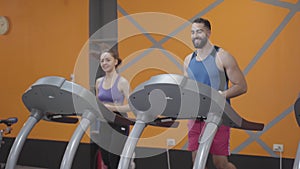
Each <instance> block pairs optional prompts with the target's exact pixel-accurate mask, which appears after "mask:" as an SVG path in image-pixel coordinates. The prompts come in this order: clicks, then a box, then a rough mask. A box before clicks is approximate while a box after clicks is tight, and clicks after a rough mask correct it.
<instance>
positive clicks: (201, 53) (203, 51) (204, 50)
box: [196, 42, 214, 60]
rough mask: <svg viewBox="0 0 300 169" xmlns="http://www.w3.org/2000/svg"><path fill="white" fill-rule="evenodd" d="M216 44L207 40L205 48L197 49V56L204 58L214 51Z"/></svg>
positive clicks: (200, 58)
mask: <svg viewBox="0 0 300 169" xmlns="http://www.w3.org/2000/svg"><path fill="white" fill-rule="evenodd" d="M213 47H214V45H213V44H211V43H210V42H207V43H206V45H205V46H204V47H203V48H198V49H197V50H196V58H197V59H199V60H204V59H205V58H206V57H207V56H208V55H209V54H210V53H211V51H212V49H213Z"/></svg>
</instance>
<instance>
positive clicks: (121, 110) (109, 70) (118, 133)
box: [95, 49, 130, 169]
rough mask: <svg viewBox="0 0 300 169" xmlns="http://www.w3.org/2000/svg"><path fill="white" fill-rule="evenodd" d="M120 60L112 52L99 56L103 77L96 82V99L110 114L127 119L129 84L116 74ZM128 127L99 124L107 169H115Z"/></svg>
mask: <svg viewBox="0 0 300 169" xmlns="http://www.w3.org/2000/svg"><path fill="white" fill-rule="evenodd" d="M121 62H122V60H121V59H120V58H119V56H118V53H117V52H116V51H114V50H111V49H110V50H106V51H104V52H102V54H101V55H100V66H101V68H102V70H103V71H104V73H105V75H104V76H103V77H100V78H98V79H97V80H96V86H95V87H96V95H97V97H98V99H99V100H100V101H101V102H102V103H103V104H104V105H105V106H106V107H107V108H108V109H109V110H110V111H112V112H114V113H116V114H119V115H122V116H125V117H127V114H126V112H129V111H130V108H129V105H128V104H124V101H125V100H126V99H127V98H128V97H129V83H128V81H127V80H126V79H125V78H124V77H122V76H120V75H119V74H118V72H117V67H118V66H119V65H120V64H121ZM128 133H129V126H124V125H118V124H112V123H104V122H101V123H100V135H101V138H100V144H101V145H100V151H101V156H102V160H103V162H104V164H105V165H106V166H107V168H108V169H117V168H118V164H119V160H120V154H121V153H122V150H123V147H124V144H125V142H126V138H127V136H128Z"/></svg>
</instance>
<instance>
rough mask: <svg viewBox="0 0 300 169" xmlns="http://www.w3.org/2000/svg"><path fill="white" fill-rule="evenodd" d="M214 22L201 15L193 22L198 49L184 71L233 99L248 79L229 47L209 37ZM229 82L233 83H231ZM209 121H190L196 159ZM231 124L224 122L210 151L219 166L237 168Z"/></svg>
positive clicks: (190, 146) (192, 29)
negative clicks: (231, 159)
mask: <svg viewBox="0 0 300 169" xmlns="http://www.w3.org/2000/svg"><path fill="white" fill-rule="evenodd" d="M210 35H211V25H210V22H209V21H208V20H206V19H203V18H197V19H195V20H194V21H193V23H192V28H191V38H192V42H193V44H194V47H195V48H196V51H195V52H193V53H192V54H190V55H188V56H187V57H186V58H185V60H184V75H185V76H188V77H189V78H192V79H194V80H196V81H198V82H201V83H204V84H207V85H209V86H211V87H212V88H214V89H216V90H218V91H219V92H220V93H221V95H222V96H224V97H225V98H226V99H227V101H228V102H229V99H230V98H233V97H236V96H239V95H241V94H244V93H246V91H247V83H246V80H245V77H244V75H243V73H242V71H241V70H240V68H239V66H238V64H237V62H236V60H235V59H234V57H233V56H232V55H230V54H229V53H228V52H227V51H225V50H224V49H222V48H219V47H217V46H214V45H213V44H212V43H211V42H210V40H209V37H210ZM228 82H230V83H231V85H230V87H228ZM204 124H205V122H203V121H201V120H190V121H189V123H188V127H189V133H188V149H189V150H190V151H192V157H193V161H194V160H195V157H196V153H197V149H198V146H199V143H198V139H199V136H200V133H201V130H202V128H203V125H204ZM229 137H230V128H229V127H227V126H224V125H221V126H220V127H219V129H218V131H217V133H216V135H215V137H214V140H213V143H212V146H211V149H210V154H211V155H212V159H213V163H214V165H215V167H216V168H217V169H236V167H235V166H234V165H233V164H232V163H231V162H229V161H228V156H229V155H230V150H229Z"/></svg>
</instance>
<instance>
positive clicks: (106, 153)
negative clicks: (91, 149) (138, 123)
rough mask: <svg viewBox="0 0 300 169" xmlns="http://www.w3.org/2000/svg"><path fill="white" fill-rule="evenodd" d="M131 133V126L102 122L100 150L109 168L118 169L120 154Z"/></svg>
mask: <svg viewBox="0 0 300 169" xmlns="http://www.w3.org/2000/svg"><path fill="white" fill-rule="evenodd" d="M128 134H129V126H125V125H118V124H111V123H101V124H100V135H101V138H103V139H101V141H100V142H101V145H100V151H101V156H102V160H103V162H104V164H105V165H106V166H107V168H108V169H117V168H118V165H119V161H120V155H121V153H122V150H123V147H124V145H125V142H126V139H127V136H128Z"/></svg>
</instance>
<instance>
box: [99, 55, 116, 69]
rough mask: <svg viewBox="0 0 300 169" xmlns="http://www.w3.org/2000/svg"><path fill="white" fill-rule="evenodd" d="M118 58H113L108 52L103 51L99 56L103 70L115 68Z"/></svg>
mask: <svg viewBox="0 0 300 169" xmlns="http://www.w3.org/2000/svg"><path fill="white" fill-rule="evenodd" d="M117 64H118V60H117V59H115V58H114V57H113V56H112V55H111V54H110V53H108V52H104V53H102V55H101V56H100V65H101V68H102V70H103V71H104V72H106V73H107V72H112V71H114V70H115V69H116V65H117Z"/></svg>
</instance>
